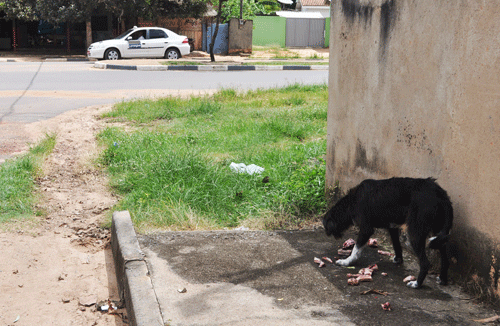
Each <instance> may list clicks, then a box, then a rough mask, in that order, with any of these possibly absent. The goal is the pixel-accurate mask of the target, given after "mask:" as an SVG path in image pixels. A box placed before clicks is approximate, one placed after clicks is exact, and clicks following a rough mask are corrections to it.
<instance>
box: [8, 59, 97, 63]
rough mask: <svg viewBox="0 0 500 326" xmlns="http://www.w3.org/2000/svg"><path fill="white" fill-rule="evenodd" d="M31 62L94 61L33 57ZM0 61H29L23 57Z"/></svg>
mask: <svg viewBox="0 0 500 326" xmlns="http://www.w3.org/2000/svg"><path fill="white" fill-rule="evenodd" d="M32 61H33V62H82V61H95V60H91V59H88V58H35V59H33V60H32ZM0 62H30V60H29V61H26V60H24V59H16V58H0Z"/></svg>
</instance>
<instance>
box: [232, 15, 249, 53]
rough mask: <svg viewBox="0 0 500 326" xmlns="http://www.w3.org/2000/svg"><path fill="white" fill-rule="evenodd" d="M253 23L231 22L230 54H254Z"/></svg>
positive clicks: (244, 21)
mask: <svg viewBox="0 0 500 326" xmlns="http://www.w3.org/2000/svg"><path fill="white" fill-rule="evenodd" d="M252 31H253V21H251V20H239V19H236V18H232V19H231V20H229V51H228V52H229V54H237V53H252Z"/></svg>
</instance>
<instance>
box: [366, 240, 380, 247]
mask: <svg viewBox="0 0 500 326" xmlns="http://www.w3.org/2000/svg"><path fill="white" fill-rule="evenodd" d="M368 246H370V247H373V248H376V247H378V241H377V239H373V238H371V239H369V240H368Z"/></svg>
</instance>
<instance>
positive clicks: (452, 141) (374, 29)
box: [326, 0, 500, 298]
mask: <svg viewBox="0 0 500 326" xmlns="http://www.w3.org/2000/svg"><path fill="white" fill-rule="evenodd" d="M331 9H332V10H331V35H330V75H329V92H330V103H329V112H328V149H327V164H328V165H327V176H326V177H327V185H329V186H330V187H333V186H334V185H335V184H336V182H338V184H339V185H340V187H341V189H342V190H343V191H345V190H347V189H349V188H350V187H352V186H354V185H355V184H357V183H358V182H360V181H361V180H363V179H365V178H386V177H392V176H410V177H435V178H437V181H438V183H439V184H440V185H441V186H443V187H444V188H445V189H446V190H447V191H448V193H449V195H450V197H451V199H452V201H453V207H454V210H455V224H454V227H453V230H452V244H453V246H452V255H453V258H452V262H453V263H452V272H453V271H455V272H458V273H456V274H455V278H456V279H457V278H459V276H462V277H463V278H462V279H461V280H462V281H463V282H464V283H463V284H464V285H467V286H468V288H469V289H472V290H476V291H477V292H480V291H485V292H484V293H485V294H487V295H488V296H490V297H491V298H499V296H500V284H499V282H498V277H499V273H500V271H499V270H500V219H499V218H500V196H499V195H500V20H499V17H500V6H499V5H498V1H497V0H481V1H477V0H457V1H449V0H332V8H331Z"/></svg>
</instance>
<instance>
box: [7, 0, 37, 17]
mask: <svg viewBox="0 0 500 326" xmlns="http://www.w3.org/2000/svg"><path fill="white" fill-rule="evenodd" d="M0 11H3V12H4V13H5V17H6V18H8V19H9V18H10V19H23V20H35V19H37V16H36V15H35V9H34V6H33V1H30V0H4V1H0Z"/></svg>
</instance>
